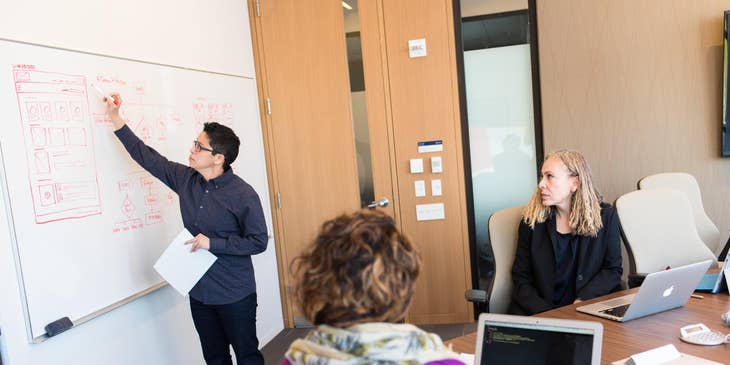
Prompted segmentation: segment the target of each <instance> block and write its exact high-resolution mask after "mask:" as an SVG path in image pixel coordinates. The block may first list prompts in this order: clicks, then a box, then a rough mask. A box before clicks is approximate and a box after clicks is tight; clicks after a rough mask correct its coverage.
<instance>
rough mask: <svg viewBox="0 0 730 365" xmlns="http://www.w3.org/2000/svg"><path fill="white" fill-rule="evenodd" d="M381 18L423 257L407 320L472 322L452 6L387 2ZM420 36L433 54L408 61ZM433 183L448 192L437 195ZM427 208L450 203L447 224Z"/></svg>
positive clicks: (403, 166) (397, 149) (412, 226)
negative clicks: (422, 188) (439, 146)
mask: <svg viewBox="0 0 730 365" xmlns="http://www.w3.org/2000/svg"><path fill="white" fill-rule="evenodd" d="M382 18H383V24H384V25H383V29H384V32H385V39H386V41H385V45H384V47H385V53H386V59H387V69H388V75H389V96H390V103H391V110H392V120H393V123H392V134H393V140H394V153H395V164H394V169H395V170H396V179H397V186H398V187H399V194H398V196H399V197H400V200H399V204H398V214H399V217H400V224H401V229H402V231H403V232H405V233H406V234H407V235H409V236H410V237H411V239H412V240H413V242H414V244H415V245H416V247H418V249H419V250H420V252H421V256H422V259H423V268H422V271H421V275H420V278H419V280H418V282H417V283H416V291H415V295H414V298H413V304H412V305H411V308H410V311H409V313H408V321H409V322H414V323H455V322H467V321H470V320H472V318H473V314H472V308H471V305H470V303H468V302H466V300H465V299H464V292H465V290H466V289H468V288H470V287H471V275H470V270H469V268H470V265H469V261H470V259H469V245H468V243H469V239H468V231H467V223H466V222H467V218H466V193H465V183H464V161H463V157H462V142H461V138H462V137H461V127H460V112H459V103H458V91H457V90H458V87H457V73H456V60H455V57H456V50H455V45H454V23H453V12H452V1H450V0H428V1H423V0H398V1H388V0H383V1H382ZM421 38H423V39H425V42H426V50H427V52H426V56H425V57H416V58H411V57H409V51H408V41H409V40H414V39H421ZM427 141H442V142H443V151H438V152H427V153H424V152H419V151H418V143H419V142H427ZM433 157H440V158H441V161H442V166H443V172H440V173H433V172H432V169H431V166H430V165H431V163H430V161H431V159H432V158H433ZM411 159H422V160H423V164H424V172H423V173H419V174H413V173H410V171H409V160H411ZM434 180H436V181H438V182H440V185H441V195H437V194H433V190H432V188H431V187H432V182H433V181H434ZM416 181H423V182H425V185H426V187H427V188H426V190H427V194H426V196H424V197H417V196H416V194H415V192H414V183H415V182H416ZM426 204H443V210H444V219H439V220H419V219H418V218H417V214H416V211H417V209H418V207H419V206H423V205H426Z"/></svg>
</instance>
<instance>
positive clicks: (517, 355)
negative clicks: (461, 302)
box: [474, 313, 603, 365]
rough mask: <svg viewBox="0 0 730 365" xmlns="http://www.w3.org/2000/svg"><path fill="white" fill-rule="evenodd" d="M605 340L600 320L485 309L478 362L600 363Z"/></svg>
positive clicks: (481, 317)
mask: <svg viewBox="0 0 730 365" xmlns="http://www.w3.org/2000/svg"><path fill="white" fill-rule="evenodd" d="M602 342H603V326H602V325H601V324H600V323H598V322H588V321H575V320H568V319H556V318H540V317H524V316H512V315H505V314H492V313H483V314H481V315H479V328H478V333H477V346H476V352H475V358H474V365H492V364H495V365H503V364H508V365H528V364H529V365H542V364H544V365H599V364H600V363H601V343H602Z"/></svg>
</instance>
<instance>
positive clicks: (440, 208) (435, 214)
mask: <svg viewBox="0 0 730 365" xmlns="http://www.w3.org/2000/svg"><path fill="white" fill-rule="evenodd" d="M439 219H446V216H445V215H444V203H434V204H417V205H416V220H417V221H435V220H439Z"/></svg>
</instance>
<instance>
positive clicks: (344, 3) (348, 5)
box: [342, 1, 352, 10]
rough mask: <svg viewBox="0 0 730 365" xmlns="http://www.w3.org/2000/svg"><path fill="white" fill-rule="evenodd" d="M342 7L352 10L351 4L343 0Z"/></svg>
mask: <svg viewBox="0 0 730 365" xmlns="http://www.w3.org/2000/svg"><path fill="white" fill-rule="evenodd" d="M342 7H343V8H345V9H347V10H352V6H350V4H348V3H346V2H344V1H343V2H342Z"/></svg>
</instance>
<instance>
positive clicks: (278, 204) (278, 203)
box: [276, 191, 281, 209]
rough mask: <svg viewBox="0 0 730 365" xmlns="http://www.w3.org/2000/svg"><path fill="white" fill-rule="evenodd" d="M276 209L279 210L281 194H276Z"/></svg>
mask: <svg viewBox="0 0 730 365" xmlns="http://www.w3.org/2000/svg"><path fill="white" fill-rule="evenodd" d="M276 209H281V193H280V192H278V191H277V192H276Z"/></svg>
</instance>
